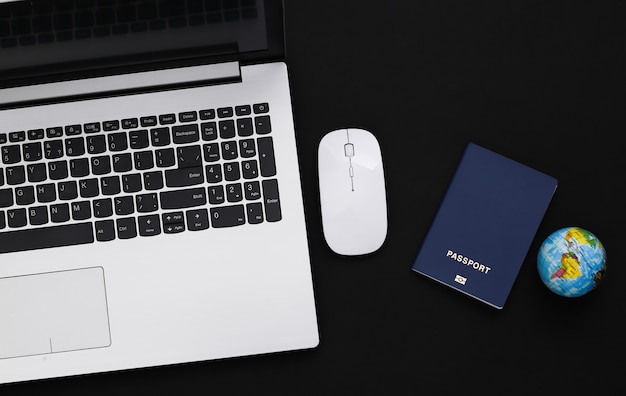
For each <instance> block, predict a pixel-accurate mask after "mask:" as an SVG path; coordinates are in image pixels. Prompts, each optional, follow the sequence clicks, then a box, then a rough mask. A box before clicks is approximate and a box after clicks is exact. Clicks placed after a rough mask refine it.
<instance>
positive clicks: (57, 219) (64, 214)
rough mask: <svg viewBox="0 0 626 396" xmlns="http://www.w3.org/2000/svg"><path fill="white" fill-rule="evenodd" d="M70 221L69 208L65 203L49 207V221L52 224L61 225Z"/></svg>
mask: <svg viewBox="0 0 626 396" xmlns="http://www.w3.org/2000/svg"><path fill="white" fill-rule="evenodd" d="M69 219H70V206H69V205H68V204H66V203H61V204H55V205H51V206H50V220H52V222H53V223H63V222H65V221H68V220H69Z"/></svg>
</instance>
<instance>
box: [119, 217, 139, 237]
mask: <svg viewBox="0 0 626 396" xmlns="http://www.w3.org/2000/svg"><path fill="white" fill-rule="evenodd" d="M115 225H116V228H117V237H118V238H119V239H130V238H134V237H136V236H137V224H136V223H135V219H134V218H133V217H126V218H123V219H117V220H116V224H115Z"/></svg>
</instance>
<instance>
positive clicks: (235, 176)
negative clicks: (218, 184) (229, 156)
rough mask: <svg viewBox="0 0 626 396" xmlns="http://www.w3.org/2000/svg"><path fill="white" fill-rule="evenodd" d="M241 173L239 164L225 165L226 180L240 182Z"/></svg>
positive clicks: (230, 163)
mask: <svg viewBox="0 0 626 396" xmlns="http://www.w3.org/2000/svg"><path fill="white" fill-rule="evenodd" d="M240 177H241V172H240V170H239V162H229V163H227V164H224V180H226V181H235V180H239V178H240Z"/></svg>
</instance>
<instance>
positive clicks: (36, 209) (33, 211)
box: [28, 206, 48, 225]
mask: <svg viewBox="0 0 626 396" xmlns="http://www.w3.org/2000/svg"><path fill="white" fill-rule="evenodd" d="M28 221H29V222H30V224H32V225H42V224H46V223H47V222H48V208H47V207H46V206H33V207H30V208H28Z"/></svg>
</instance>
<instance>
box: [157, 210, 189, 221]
mask: <svg viewBox="0 0 626 396" xmlns="http://www.w3.org/2000/svg"><path fill="white" fill-rule="evenodd" d="M161 219H162V220H163V224H176V223H180V222H182V221H184V220H185V219H184V217H183V212H169V213H163V214H162V215H161Z"/></svg>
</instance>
